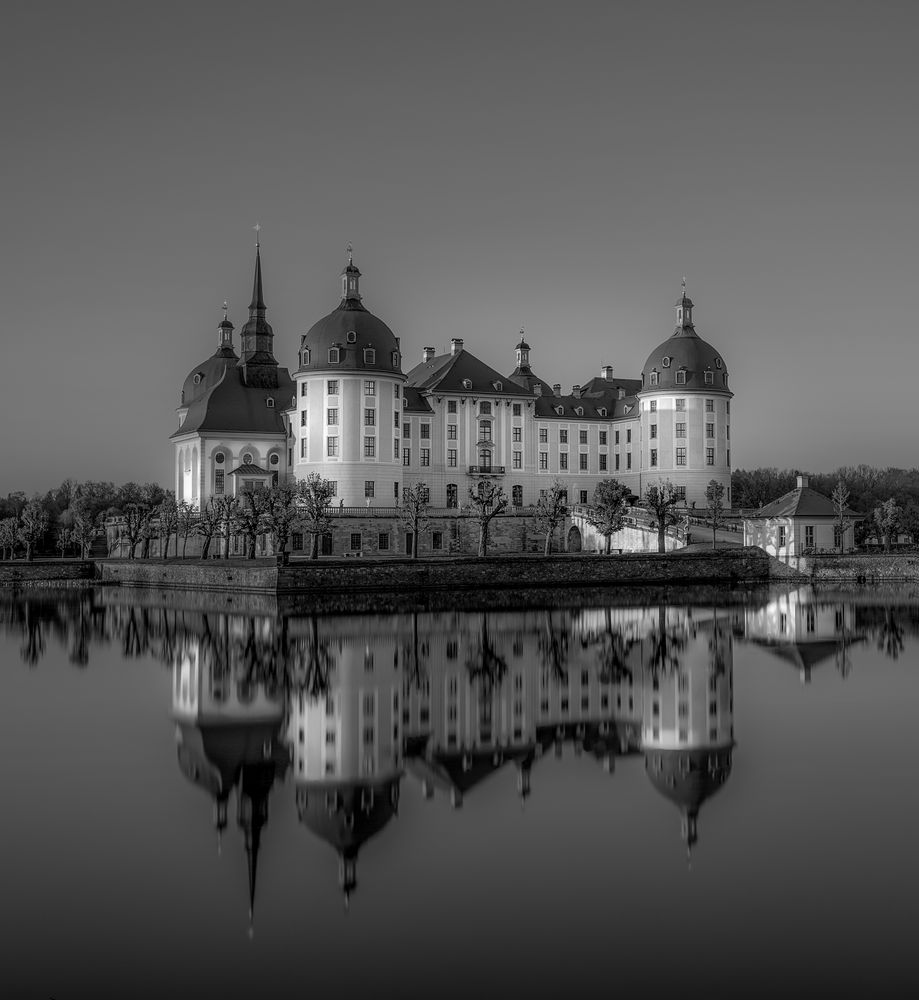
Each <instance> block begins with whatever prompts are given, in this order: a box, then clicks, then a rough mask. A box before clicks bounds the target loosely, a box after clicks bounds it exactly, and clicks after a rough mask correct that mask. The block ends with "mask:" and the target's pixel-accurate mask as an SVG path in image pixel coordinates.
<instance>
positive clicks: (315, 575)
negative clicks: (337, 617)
mask: <svg viewBox="0 0 919 1000" xmlns="http://www.w3.org/2000/svg"><path fill="white" fill-rule="evenodd" d="M776 579H782V580H785V579H792V580H793V579H800V574H798V573H797V572H795V571H794V570H793V569H789V568H788V567H786V566H783V565H782V564H781V563H778V562H777V561H776V560H775V559H772V558H771V557H770V556H768V555H767V554H766V553H765V552H763V550H762V549H755V548H739V547H738V548H732V549H724V550H716V551H714V552H693V553H675V554H667V555H659V554H657V553H639V554H636V553H632V554H626V555H617V556H598V555H563V556H549V557H548V558H546V557H542V556H501V557H497V558H489V559H475V558H469V557H466V556H463V557H447V558H443V559H430V560H418V561H417V562H413V561H411V560H408V559H387V560H381V559H380V560H378V559H367V560H356V559H354V560H351V559H340V560H339V559H336V560H332V559H322V560H316V561H309V560H304V561H295V562H293V563H292V564H291V565H290V566H286V567H280V568H279V567H278V566H276V565H274V563H273V562H269V561H266V560H255V561H251V562H247V561H241V560H240V561H236V560H230V561H229V562H224V561H217V560H214V561H209V562H204V563H203V562H176V561H170V562H168V563H167V562H142V561H138V560H134V561H130V562H129V561H123V562H107V563H104V564H102V580H103V582H104V583H112V584H121V585H124V586H132V587H166V588H176V589H182V590H196V589H199V588H204V589H207V590H226V591H246V592H250V593H276V594H317V593H319V594H321V593H347V592H357V591H366V592H374V591H376V592H393V591H402V592H405V591H424V590H428V589H439V590H453V591H457V590H470V589H477V590H482V589H488V588H512V589H513V588H528V587H559V588H566V587H592V586H621V585H626V586H643V585H646V584H662V585H671V584H681V585H693V584H716V585H717V584H723V585H733V584H738V583H763V582H767V581H769V580H776Z"/></svg>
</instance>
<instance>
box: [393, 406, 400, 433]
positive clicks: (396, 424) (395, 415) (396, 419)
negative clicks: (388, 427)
mask: <svg viewBox="0 0 919 1000" xmlns="http://www.w3.org/2000/svg"><path fill="white" fill-rule="evenodd" d="M392 416H393V427H395V428H396V430H398V429H399V411H398V410H396V411H395V412H394V413H393V415H392Z"/></svg>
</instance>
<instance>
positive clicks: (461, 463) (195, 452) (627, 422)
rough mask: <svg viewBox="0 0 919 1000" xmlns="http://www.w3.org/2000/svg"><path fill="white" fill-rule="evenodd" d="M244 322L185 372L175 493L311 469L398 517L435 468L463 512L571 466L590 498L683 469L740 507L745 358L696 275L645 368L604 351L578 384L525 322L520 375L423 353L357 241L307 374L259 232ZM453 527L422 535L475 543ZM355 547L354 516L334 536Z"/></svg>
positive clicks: (528, 502)
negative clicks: (706, 301) (697, 298)
mask: <svg viewBox="0 0 919 1000" xmlns="http://www.w3.org/2000/svg"><path fill="white" fill-rule="evenodd" d="M233 332H234V328H233V324H232V323H231V322H230V320H229V319H228V317H227V312H226V309H225V310H224V317H223V320H222V321H221V322H220V323H219V325H218V327H217V334H218V338H217V350H216V352H215V353H214V354H213V355H212V356H211V357H209V358H208V359H207V360H205V361H203V362H202V363H201V364H200V365H198V366H196V367H195V369H194V370H193V371H192V372H190V373H189V375H188V377H187V378H186V379H185V383H184V385H183V387H182V396H181V401H180V405H179V408H178V417H179V427H178V429H177V430H176V431H175V433H174V434H173V435H172V440H173V443H174V447H175V462H176V464H175V469H176V479H175V486H176V499H177V500H179V501H183V500H184V501H187V502H189V503H190V504H192V505H193V506H196V507H200V506H201V505H202V504H203V503H205V502H207V501H208V500H209V499H211V498H214V497H219V496H223V495H227V494H232V493H236V492H239V491H242V490H244V489H248V488H253V487H258V486H262V485H266V486H267V485H269V484H270V483H271V482H278V481H279V480H280V481H284V480H285V479H287V478H290V477H293V478H296V479H305V478H306V476H308V475H309V474H310V473H312V472H316V473H318V474H319V475H321V476H322V477H323V478H324V479H328V480H331V481H332V482H333V483H334V484H335V489H336V496H337V497H338V505H339V509H340V511H341V512H342V514H343V515H348V516H350V517H352V518H353V517H358V516H362V515H363V516H364V519H366V513H367V509H368V508H374V509H375V516H376V512H377V511H378V513H379V514H380V515H382V513H383V511H382V510H379V509H380V508H384V509H385V508H393V507H397V506H398V504H399V502H400V497H401V492H402V490H404V489H405V488H407V487H411V486H414V485H415V484H419V483H423V484H424V485H425V486H426V487H427V489H428V492H429V498H430V504H431V507H432V509H433V511H434V512H436V513H437V514H438V515H442V516H443V518H444V519H446V520H449V519H450V512H451V511H453V512H454V514H453V520H454V521H456V520H457V518H458V517H459V515H460V510H461V508H462V507H463V504H464V501H465V499H466V498H467V497H468V491H469V489H470V488H472V489H474V488H475V487H476V484H477V483H478V482H480V481H481V480H483V479H485V478H490V479H494V480H497V481H498V482H499V483H500V485H501V486H502V487H503V488H504V491H505V493H506V494H507V496H508V499H509V503H510V507H509V512H510V513H516V512H519V513H520V514H523V513H524V512H525V510H526V509H527V508H529V507H531V506H532V505H534V504H535V503H536V502H537V500H538V498H539V496H540V493H541V492H542V491H544V490H546V489H547V488H548V487H549V486H551V484H552V483H553V482H555V481H558V482H560V483H561V485H562V487H563V488H564V489H565V490H566V491H567V496H568V501H569V503H572V504H577V503H581V504H586V503H589V501H590V498H591V496H592V493H593V490H594V488H595V487H596V485H597V484H598V483H599V482H600V481H601V480H603V479H608V478H615V479H618V480H620V481H621V482H622V483H623V484H624V485H625V486H626V487H628V489H629V490H630V491H631V492H632V493H633V494H634V495H635V496H636V497H640V496H642V494H643V493H644V491H645V490H646V489H647V487H648V486H649V485H653V484H654V483H656V482H658V481H659V480H663V479H669V480H670V481H671V482H673V483H674V484H675V485H676V487H677V488H678V490H680V491H681V492H682V494H683V497H684V499H685V501H686V503H687V505H690V506H691V505H692V504H694V503H695V504H699V505H700V506H704V504H705V489H706V486H707V485H708V483H709V482H710V481H711V480H712V479H714V480H717V481H718V482H720V483H723V485H724V487H725V491H726V492H725V497H726V500H727V503H728V505H730V502H731V426H730V423H731V398H732V395H733V394H732V392H731V391H730V388H729V381H728V369H727V365H726V364H725V361H724V358H723V356H722V355H721V353H720V352H719V351H718V350H717V349H716V348H714V347H712V346H711V345H710V344H708V343H707V342H706V341H705V340H703V339H702V338H701V337H700V336H699V335H698V333H697V332H696V329H695V324H694V322H693V303H692V301H691V300H690V299H689V298H688V297H687V295H686V288H685V282H684V286H683V292H682V295H681V296H680V299H679V301H678V302H677V303H676V327H675V330H674V331H673V333H672V334H671V336H669V337H668V338H667V339H666V340H664V341H663V342H662V343H661V344H660V345H658V346H657V347H655V348H654V350H653V351H652V352H651V353H650V354H649V356H648V359H647V361H646V362H645V365H644V367H643V368H642V371H641V374H640V377H638V378H626V377H621V376H619V375H617V374H616V372H615V371H614V369H613V367H612V365H607V364H603V365H601V366H600V367H599V374H598V375H596V376H594V377H592V378H589V379H586V380H585V381H584V382H583V383H581V384H580V385H574V386H572V388H571V390H570V391H569V392H562V388H561V385H559V384H558V383H555V384H550V383H549V382H547V381H545V380H544V379H542V378H541V377H540V376H539V375H538V374H536V372H535V371H534V369H533V367H532V365H531V348H530V346H529V344H527V342H526V340H525V338H524V336H523V332H522V331H521V335H520V340H519V342H518V343H517V345H516V348H515V364H514V368H513V370H512V371H511V372H509V373H508V374H501V373H500V372H499V371H497V370H496V369H494V368H491V367H490V366H489V365H487V364H486V363H485V362H484V361H481V360H480V359H479V358H478V357H476V356H475V355H474V354H472V353H471V352H470V351H469V350H467V349H466V347H465V345H464V342H463V340H460V339H458V338H455V339H453V341H452V342H451V348H450V352H449V353H447V354H440V355H439V354H437V353H436V352H435V350H434V348H431V347H425V348H424V350H423V353H422V356H421V358H420V359H418V362H417V364H415V365H414V366H411V365H407V364H406V359H405V358H404V357H403V355H402V350H401V345H400V338H399V337H398V336H396V335H395V334H394V333H393V331H392V330H391V329H390V328H389V327H388V326H387V325H386V324H385V323H384V322H383V321H382V320H381V319H379V318H378V317H376V316H374V315H373V313H371V312H370V311H369V310H368V309H367V308H366V306H365V305H364V302H363V298H362V294H361V272H360V271H359V270H358V268H357V266H356V265H355V264H354V260H353V255H352V253H351V249H350V246H349V248H348V264H347V266H346V267H345V269H344V270H343V271H342V273H341V301H340V302H339V304H338V306H337V307H336V308H335V309H334V310H332V312H330V313H329V314H328V315H327V316H324V317H323V318H322V319H320V320H319V321H318V322H317V323H315V324H314V325H313V326H312V327H311V328H310V330H309V331H308V332H307V333H305V334H303V335H301V336H300V338H299V343H298V344H296V345H294V344H292V345H291V346H292V347H294V346H296V348H297V367H296V369H295V370H294V371H293V373H291V372H290V371H289V370H288V369H287V368H283V367H281V366H280V365H279V364H278V361H277V360H276V358H275V353H274V332H273V330H272V328H271V325H270V324H269V323H268V321H267V318H266V306H265V300H264V295H263V286H262V262H261V251H260V248H259V246H258V244H257V245H256V258H255V278H254V282H253V290H252V301H251V303H250V305H249V318H248V320H247V321H246V323H245V325H244V326H243V327H242V330H241V331H240V349H239V353H237V351H236V348H235V345H234V343H233ZM406 367H407V368H408V372H407V373H406V371H405V369H406ZM356 508H358V509H356ZM376 527H380V525H379V524H376ZM352 528H353V525H352ZM449 530H450V529H448V531H449ZM357 534H358V537H359V539H360V541H359V543H358V547H359V548H360V549H362V550H363V551H380V550H382V551H386V550H390V549H393V550H394V549H396V548H397V547H398V546H397V544H396V543H395V540H393V542H392V543H390V539H389V537H388V535H389V532H384V531H373V532H369V533H368V532H358V533H357ZM370 535H375V537H374V538H373V539H371V538H370ZM384 535H386V536H387V537H386V539H385V541H384V537H383V536H384ZM364 536H367V537H366V538H365V537H364ZM524 536H525V529H524ZM343 537H344V535H343ZM451 539H452V541H451V544H449V545H448V544H447V543H446V542H445V541H444V532H442V531H437V530H435V531H433V532H432V533H431V539H430V540H429V541H428V543H427V544H426V545H425V546H423V548H426V549H431V548H433V549H434V550H437V549H444V550H446V549H449V548H453V549H454V550H456V549H462V548H464V547H465V546H464V545H463V544H462V539H461V532H460V531H459V530H458V528H457V526H456V525H455V524H454V525H453V527H452V535H451ZM533 542H534V545H535V535H534V537H533ZM330 545H331V540H330V541H329V545H327V546H326V548H325V551H327V552H330V551H332V548H331V547H330ZM349 545H350V546H351V548H354V547H355V531H354V530H349V531H348V532H347V543H346V544H344V545H342V546H341V547H339V546H336V547H335V550H339V548H345V549H347V548H348V546H349ZM512 547H518V546H517V545H516V544H514V545H513V546H512ZM520 547H522V548H526V547H527V544H526V539H525V537H524V541H523V544H522V546H520Z"/></svg>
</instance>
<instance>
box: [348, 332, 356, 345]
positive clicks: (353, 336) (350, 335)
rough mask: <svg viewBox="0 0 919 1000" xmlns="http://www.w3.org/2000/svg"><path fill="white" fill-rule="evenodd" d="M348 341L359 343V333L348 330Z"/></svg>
mask: <svg viewBox="0 0 919 1000" xmlns="http://www.w3.org/2000/svg"><path fill="white" fill-rule="evenodd" d="M348 343H349V344H356V343H357V334H356V333H355V332H354V331H353V330H349V331H348Z"/></svg>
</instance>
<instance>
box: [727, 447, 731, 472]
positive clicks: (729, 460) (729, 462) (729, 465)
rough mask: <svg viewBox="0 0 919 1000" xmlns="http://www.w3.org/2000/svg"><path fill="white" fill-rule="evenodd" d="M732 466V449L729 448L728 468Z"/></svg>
mask: <svg viewBox="0 0 919 1000" xmlns="http://www.w3.org/2000/svg"><path fill="white" fill-rule="evenodd" d="M730 467H731V449H730V448H728V468H730Z"/></svg>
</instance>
